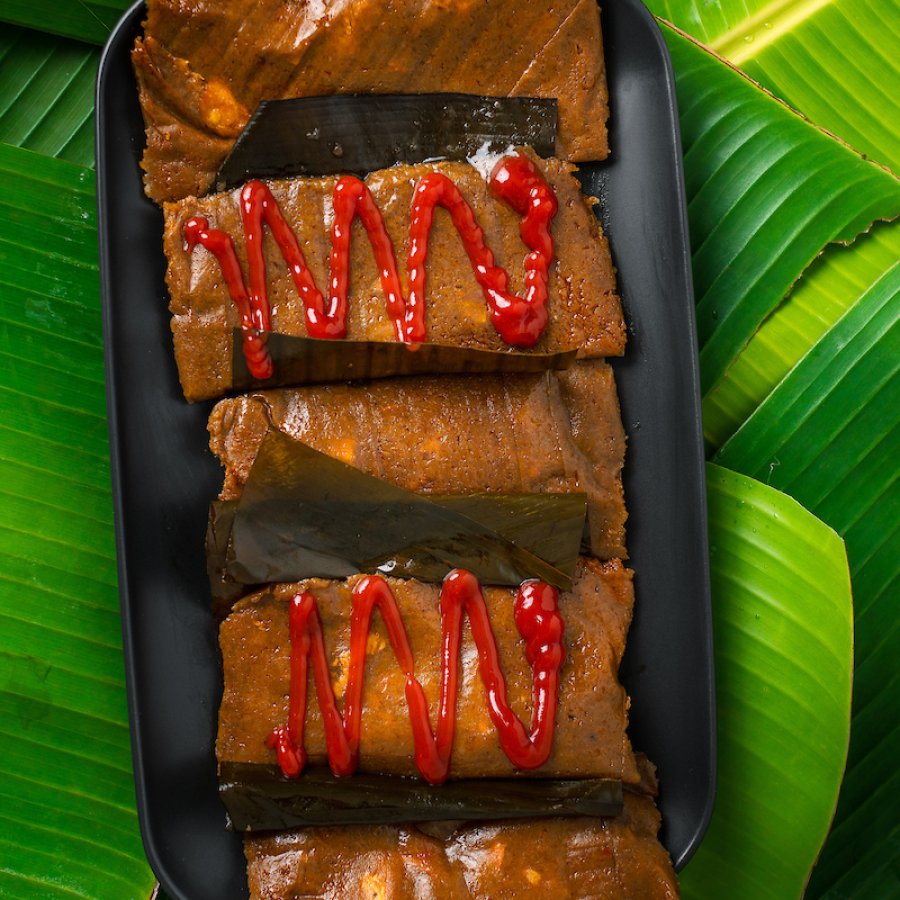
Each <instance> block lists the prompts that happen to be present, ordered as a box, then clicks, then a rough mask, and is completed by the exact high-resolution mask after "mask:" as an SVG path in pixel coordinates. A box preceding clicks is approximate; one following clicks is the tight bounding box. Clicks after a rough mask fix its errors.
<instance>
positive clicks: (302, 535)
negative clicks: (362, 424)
mask: <svg viewBox="0 0 900 900" xmlns="http://www.w3.org/2000/svg"><path fill="white" fill-rule="evenodd" d="M586 506H587V503H586V497H585V495H584V494H515V495H511V494H506V495H502V494H501V495H491V494H479V495H473V496H460V497H449V498H448V497H440V498H435V497H432V496H430V495H424V494H416V493H413V492H412V491H408V490H405V489H404V488H400V487H395V486H394V485H391V484H388V483H387V482H385V481H382V480H381V479H379V478H375V477H373V476H371V475H367V474H366V473H364V472H362V471H360V470H359V469H356V468H354V467H353V466H350V465H348V464H347V463H344V462H341V461H340V460H337V459H334V458H332V457H330V456H327V455H326V454H324V453H320V452H319V451H317V450H314V449H312V448H311V447H309V446H307V445H306V444H303V443H301V442H299V441H295V440H293V439H291V438H289V437H287V436H286V435H284V434H282V433H281V432H279V431H277V430H274V429H272V430H270V431H269V432H268V433H267V434H266V436H265V438H264V439H263V442H262V444H261V446H260V449H259V452H258V453H257V456H256V460H255V462H254V464H253V466H252V468H251V470H250V474H249V477H248V479H247V483H246V484H245V486H244V490H243V492H242V494H241V497H240V499H239V500H237V501H236V502H234V503H233V504H223V503H215V504H213V507H212V509H211V517H210V527H209V534H208V539H207V554H208V567H209V572H210V578H211V584H212V588H213V593H214V595H215V596H216V597H217V598H219V599H223V600H227V599H228V595H229V593H233V592H236V590H237V589H236V588H235V584H243V585H257V584H266V583H272V582H285V581H298V580H301V579H304V578H312V577H321V578H346V577H347V576H349V575H353V574H356V573H358V572H381V573H383V574H390V575H394V576H398V577H405V578H417V579H419V580H421V581H431V582H439V581H442V580H443V578H444V577H445V576H446V575H447V573H448V572H450V571H451V570H452V569H454V568H466V569H469V570H470V571H472V572H473V573H474V574H475V575H476V576H477V577H478V578H479V579H480V580H481V581H482V582H484V583H485V584H500V585H512V586H515V585H518V584H520V583H521V582H522V581H524V580H526V579H528V578H539V579H541V580H542V581H547V582H549V583H550V584H553V585H555V586H556V587H559V588H560V589H562V590H568V589H570V588H571V585H572V578H573V576H574V572H575V565H576V561H577V557H578V553H579V550H580V549H581V543H582V536H583V533H584V522H585V514H586Z"/></svg>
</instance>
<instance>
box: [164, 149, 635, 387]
mask: <svg viewBox="0 0 900 900" xmlns="http://www.w3.org/2000/svg"><path fill="white" fill-rule="evenodd" d="M529 158H530V160H531V162H532V163H533V164H534V166H535V168H536V170H537V171H538V173H539V174H540V176H541V178H542V180H543V181H544V182H546V184H547V185H548V186H549V188H550V190H551V191H552V193H553V194H554V196H555V197H556V200H557V203H558V211H557V213H556V216H555V217H554V218H553V221H552V223H551V227H550V237H551V238H552V241H553V253H554V259H553V261H552V262H551V263H550V265H549V269H548V271H547V301H546V312H547V316H548V321H547V323H546V326H545V327H543V329H542V331H541V333H540V338H539V340H538V341H537V342H536V343H535V344H534V347H533V349H534V350H535V351H536V352H555V351H558V350H573V349H574V350H577V351H578V352H579V354H580V355H581V356H583V357H588V358H590V357H598V356H617V355H620V354H621V353H622V352H623V351H624V348H625V323H624V319H623V316H622V307H621V302H620V300H619V297H618V294H617V293H616V278H615V270H614V268H613V265H612V261H611V259H610V254H609V246H608V244H607V242H606V238H605V237H604V236H603V232H602V229H601V227H600V223H599V222H598V220H597V216H596V215H595V214H594V211H593V210H592V209H591V207H590V206H589V204H588V202H587V201H586V200H585V198H584V197H583V195H582V194H581V190H580V185H579V183H578V180H577V179H576V178H575V177H574V175H573V174H572V171H571V166H569V165H567V164H565V163H562V162H560V161H559V160H554V159H549V160H539V159H538V158H537V157H534V156H530V157H529ZM435 175H440V176H442V177H445V178H446V179H448V180H449V181H451V182H452V183H453V185H454V186H455V187H456V188H457V189H458V190H459V192H460V194H461V196H462V197H463V198H464V200H465V203H466V204H467V206H468V207H469V208H470V209H471V211H472V214H473V217H474V219H475V221H477V223H478V225H479V227H480V228H481V230H482V231H483V241H484V244H486V245H487V246H489V247H490V249H491V253H492V256H493V263H494V265H495V266H496V267H498V268H500V269H504V270H505V271H506V272H508V273H509V278H508V285H507V287H506V288H505V290H506V291H507V292H508V293H509V294H511V295H516V296H525V295H526V294H527V291H528V283H527V277H526V269H525V267H523V265H522V260H523V259H524V258H525V257H526V254H528V253H529V247H528V246H526V244H525V243H524V242H523V240H522V238H521V235H520V222H521V218H520V216H519V214H518V212H516V210H515V209H513V208H512V207H511V206H510V205H509V204H508V203H506V202H505V201H503V200H501V199H498V198H496V197H494V196H492V194H491V191H490V188H489V186H488V184H487V183H486V182H485V180H484V178H483V177H482V175H481V173H480V172H479V171H478V170H477V169H475V168H473V167H472V166H470V165H468V164H466V163H459V162H440V163H431V164H421V165H415V166H405V165H404V166H395V167H393V168H390V169H384V170H382V171H379V172H374V173H372V174H371V175H369V176H368V177H367V178H366V179H365V186H366V188H367V191H368V192H369V193H370V194H371V197H372V200H373V204H374V206H375V207H377V210H378V211H379V213H380V215H381V217H382V219H383V222H384V226H385V230H386V232H387V237H388V239H389V241H390V244H391V245H392V247H393V248H394V252H395V253H396V255H397V258H398V259H408V258H409V257H410V255H411V250H412V242H411V234H410V210H411V209H412V207H413V205H414V200H415V196H414V195H415V190H416V186H417V185H418V184H420V183H421V182H422V180H423V179H427V178H431V177H433V176H435ZM338 183H339V179H338V178H336V177H329V178H309V179H304V178H296V179H288V180H284V181H269V182H265V186H266V189H267V190H268V191H269V192H271V196H272V198H273V199H274V202H275V203H276V204H277V208H278V210H279V211H280V214H281V215H282V216H283V218H284V221H285V224H286V226H287V228H288V230H289V231H290V232H292V234H293V235H296V236H297V242H298V249H299V251H300V252H301V253H302V257H303V262H304V264H305V267H306V268H308V278H307V280H308V282H309V283H310V284H312V285H320V286H325V285H329V283H330V272H331V268H332V251H333V242H332V234H331V228H332V223H333V222H334V205H333V199H332V198H333V195H334V192H335V188H336V187H337V185H338ZM241 194H242V192H241V191H233V192H227V193H220V194H213V195H211V196H208V197H203V198H200V199H197V198H188V199H186V200H184V201H182V202H180V203H177V204H167V205H166V208H165V215H166V230H165V237H164V244H163V247H164V250H165V254H166V258H167V260H168V268H167V271H166V281H167V284H168V287H169V294H170V297H171V300H170V310H171V312H172V330H173V332H174V339H175V358H176V361H177V363H178V371H179V376H180V378H181V384H182V387H183V389H184V393H185V396H186V397H187V398H188V399H189V400H200V399H206V398H209V397H215V396H218V395H221V394H223V393H225V392H226V391H227V390H229V389H230V388H231V386H232V382H231V358H232V330H233V329H234V328H239V327H241V326H242V324H244V322H243V320H242V316H241V313H240V310H239V308H238V306H237V305H236V304H235V302H234V300H233V299H232V296H231V294H230V293H229V290H228V286H227V282H226V279H225V278H223V275H222V268H221V266H220V264H219V262H218V260H217V259H216V257H215V256H213V255H212V254H211V253H207V252H205V251H201V250H197V251H195V252H194V253H191V254H186V253H185V235H184V229H185V225H186V224H187V223H188V222H189V221H190V220H191V219H192V218H197V219H202V220H205V222H206V225H207V226H208V228H210V229H214V230H216V231H220V232H222V233H223V234H225V235H227V236H229V239H230V240H232V241H233V243H234V252H235V255H236V261H235V265H237V266H239V268H240V269H241V270H242V273H243V274H242V278H243V279H244V280H246V279H247V278H248V276H249V274H251V273H252V272H253V271H254V267H253V266H251V260H250V256H249V255H248V249H247V246H246V243H245V241H244V239H243V234H244V223H243V211H242V200H241ZM347 237H348V241H349V249H348V264H347V273H346V274H347V280H348V288H347V302H348V308H347V316H346V331H345V335H346V337H347V338H349V339H351V340H372V341H394V340H396V339H397V328H396V324H395V323H396V319H395V317H394V316H392V315H391V314H390V313H389V306H387V307H386V303H385V288H384V281H383V276H382V267H381V266H379V265H378V263H377V262H376V258H375V255H374V254H373V252H372V247H371V246H370V243H369V241H368V240H367V232H366V229H365V227H364V226H363V224H362V222H361V221H360V220H359V218H358V217H357V218H356V220H355V221H354V222H353V224H352V226H351V227H350V230H349V232H348V234H347ZM259 251H261V252H262V255H263V263H262V264H257V265H256V266H255V269H259V270H260V271H263V270H264V272H265V289H266V296H267V304H268V308H269V310H270V312H271V328H272V330H273V331H276V332H279V333H281V334H290V335H300V336H309V335H311V331H310V329H309V322H308V315H307V309H308V306H307V304H306V303H305V302H304V299H303V297H304V291H303V290H299V292H298V285H297V282H296V280H295V278H294V276H293V274H292V269H291V267H290V266H289V265H288V264H286V262H285V258H284V255H283V250H282V248H281V247H280V246H279V244H278V243H277V241H276V240H275V238H274V237H273V235H272V233H271V232H270V231H269V230H268V229H266V230H265V233H264V236H263V237H262V240H261V242H260V243H259V246H257V245H255V244H254V245H253V248H252V252H253V253H254V254H256V253H257V252H259ZM427 266H428V285H427V314H426V315H425V316H424V321H423V322H422V325H423V327H424V328H426V329H427V338H428V340H429V341H431V342H434V343H438V344H449V345H453V346H460V347H474V348H478V349H482V350H495V351H508V350H510V344H508V343H507V342H506V341H505V340H504V338H503V336H502V335H501V334H500V333H498V331H497V328H496V327H495V323H494V322H493V321H492V316H491V311H490V308H489V307H488V305H487V304H486V303H485V296H484V291H483V287H482V285H481V284H479V281H478V279H477V277H476V275H475V273H474V272H473V268H472V262H471V259H470V257H469V255H468V253H467V251H466V246H465V244H464V242H463V241H462V240H461V239H460V235H459V233H458V231H457V229H456V227H455V225H454V223H453V219H452V217H451V215H450V213H449V212H447V210H445V209H441V208H438V209H436V210H435V213H434V220H433V224H432V225H431V230H430V235H429V246H428V261H427ZM398 275H399V277H398V279H397V280H398V281H399V289H395V290H396V292H397V293H399V294H400V295H401V296H402V297H409V295H410V293H411V292H412V288H413V284H412V283H411V281H410V279H409V278H408V277H407V272H406V270H405V267H401V269H400V271H399V273H398ZM323 293H325V294H326V297H327V296H328V294H330V290H329V291H326V290H324V289H323ZM398 303H400V304H401V306H402V301H400V300H399V298H398ZM419 306H420V309H419V314H420V315H421V314H422V313H425V307H424V306H422V304H421V303H419ZM420 336H421V335H420ZM526 352H527V351H526Z"/></svg>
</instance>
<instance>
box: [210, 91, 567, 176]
mask: <svg viewBox="0 0 900 900" xmlns="http://www.w3.org/2000/svg"><path fill="white" fill-rule="evenodd" d="M556 121H557V103H556V100H555V99H539V98H534V97H481V96H477V95H473V94H380V95H379V94H339V95H335V96H328V97H300V98H295V99H291V100H264V101H263V102H262V103H260V104H259V106H258V107H257V108H256V112H254V114H253V116H252V117H251V119H250V121H249V122H248V123H247V125H246V127H245V128H244V130H243V131H242V132H241V134H240V135H239V136H238V139H237V141H236V142H235V144H234V146H233V147H232V148H231V152H230V153H229V154H228V156H227V158H226V159H225V162H223V163H222V167H221V168H220V169H219V171H218V173H217V175H216V178H215V181H214V185H215V190H217V191H222V190H228V189H230V188H233V187H236V186H237V185H240V184H243V183H244V182H245V181H248V180H249V179H251V178H289V177H291V176H295V175H297V176H319V175H336V174H341V173H345V172H350V173H354V174H357V175H365V174H367V173H369V172H374V171H376V170H377V169H385V168H387V167H388V166H393V165H395V164H396V163H398V162H404V163H418V162H425V161H427V160H433V159H459V160H464V159H466V158H467V157H470V156H473V155H474V154H475V153H477V152H478V151H479V150H481V149H483V148H487V149H488V150H490V151H502V150H505V149H506V148H507V147H508V146H510V145H513V146H526V145H527V146H530V147H533V148H534V151H535V152H536V153H538V154H539V155H541V156H552V155H553V153H554V151H555V147H556Z"/></svg>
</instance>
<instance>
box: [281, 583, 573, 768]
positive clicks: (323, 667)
mask: <svg viewBox="0 0 900 900" xmlns="http://www.w3.org/2000/svg"><path fill="white" fill-rule="evenodd" d="M440 606H441V683H440V696H439V704H438V725H437V732H436V733H435V732H434V731H433V730H432V727H431V719H430V715H429V711H428V701H427V699H426V697H425V692H424V691H423V689H422V685H421V684H420V683H419V681H418V679H417V678H416V677H415V662H414V659H413V653H412V648H411V646H410V643H409V637H408V635H407V633H406V627H405V626H404V624H403V619H402V617H401V615H400V610H399V608H398V606H397V601H396V598H395V597H394V594H393V592H392V591H391V589H390V587H389V586H388V584H387V582H386V581H385V580H384V579H383V578H381V577H380V576H377V575H370V576H367V577H365V578H363V579H361V580H360V581H359V582H357V584H356V586H355V587H354V589H353V600H352V612H351V619H350V662H349V672H348V678H347V689H346V693H345V698H344V713H343V715H341V712H340V710H339V709H338V707H337V701H336V699H335V695H334V689H333V687H332V684H331V675H330V672H329V666H328V657H327V653H326V650H325V642H324V638H323V635H322V623H321V620H320V618H319V611H318V607H317V605H316V600H315V597H314V596H313V595H312V594H311V593H310V592H309V591H304V592H302V593H299V594H296V595H295V596H294V597H293V598H292V599H291V601H290V613H289V620H290V640H291V683H290V702H289V710H288V721H287V724H286V725H281V726H278V727H277V728H275V729H274V730H273V731H272V732H271V733H270V734H269V736H268V738H267V741H266V743H267V744H268V746H269V747H270V748H273V749H275V750H276V752H277V755H278V764H279V765H280V767H281V771H282V772H283V774H284V775H285V776H286V777H288V778H293V777H296V776H298V775H299V774H300V773H301V772H302V771H303V767H304V766H305V765H306V761H307V755H306V751H305V749H304V746H303V736H304V726H305V720H306V707H307V680H308V672H309V665H310V662H311V663H312V671H313V680H314V682H315V686H316V696H317V699H318V703H319V708H320V710H321V712H322V719H323V723H324V727H325V740H326V747H327V751H328V761H329V765H330V766H331V769H332V771H333V772H334V774H335V775H339V776H340V775H352V774H353V772H355V771H356V768H357V766H358V763H359V739H360V721H361V717H362V706H363V701H362V694H363V677H364V674H365V664H366V646H367V641H368V636H369V630H370V627H371V622H372V614H373V612H374V610H375V608H376V607H377V608H378V610H379V611H380V612H381V615H382V618H383V620H384V623H385V626H386V628H387V632H388V636H389V639H390V642H391V647H392V649H393V651H394V655H395V656H396V657H397V661H398V663H399V664H400V668H401V669H402V671H403V673H404V675H405V676H406V688H405V694H406V704H407V707H408V709H409V716H410V721H411V723H412V729H413V743H414V746H415V759H416V766H417V767H418V769H419V771H420V772H421V773H422V776H423V777H424V778H425V780H426V781H428V782H429V783H431V784H441V783H442V782H444V781H446V779H447V776H448V774H449V771H450V758H451V755H452V750H453V737H454V734H455V732H456V699H457V690H458V685H459V652H460V644H461V641H462V628H463V621H462V618H463V613H464V612H465V613H466V614H468V616H469V622H470V625H471V629H472V637H473V640H474V642H475V646H476V649H477V651H478V661H479V671H480V674H481V679H482V682H483V683H484V687H485V692H486V694H487V704H488V711H489V713H490V717H491V720H492V721H493V723H494V727H495V728H496V729H497V733H498V736H499V739H500V745H501V747H502V748H503V751H504V753H505V754H506V755H507V757H508V758H509V760H510V762H512V764H513V765H514V766H516V767H518V768H520V769H536V768H538V767H539V766H541V765H543V764H544V763H545V762H546V761H547V758H548V757H549V755H550V751H551V749H552V744H553V731H554V728H555V725H556V707H557V691H558V688H559V669H560V667H561V665H562V662H563V659H564V658H565V651H564V649H563V646H562V637H563V630H564V625H563V620H562V616H561V615H560V613H559V606H558V592H557V590H556V589H555V588H553V587H551V586H550V585H549V584H546V583H544V582H539V581H526V582H524V583H523V584H522V585H521V586H520V587H519V591H518V593H517V595H516V599H515V605H514V617H515V622H516V627H517V628H518V630H519V634H521V635H522V637H523V638H524V640H525V655H526V658H527V659H528V662H529V664H530V665H531V671H532V678H533V709H532V717H531V731H530V732H526V729H525V726H524V725H523V724H522V722H521V721H520V719H519V718H518V717H517V716H516V714H515V713H514V712H513V711H512V709H511V707H510V705H509V702H508V700H507V694H506V679H505V678H504V677H503V671H502V669H501V668H500V659H499V656H498V653H497V642H496V639H495V637H494V632H493V629H492V628H491V623H490V618H489V616H488V611H487V606H486V605H485V601H484V595H483V593H482V591H481V586H480V584H479V583H478V579H477V578H475V576H474V575H473V574H472V573H471V572H467V571H466V570H464V569H454V570H453V571H452V572H451V573H450V574H449V575H448V576H447V577H446V579H444V583H443V585H442V587H441V600H440Z"/></svg>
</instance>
